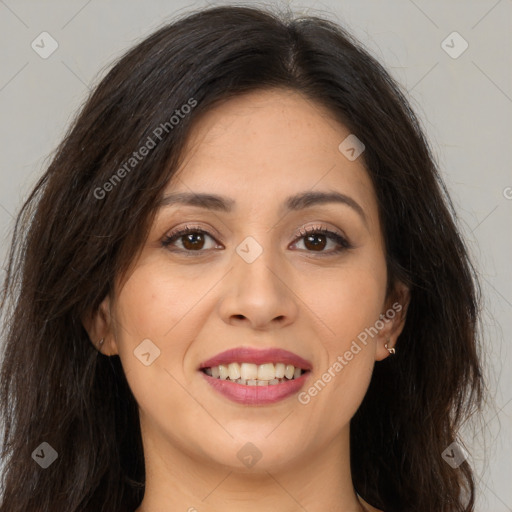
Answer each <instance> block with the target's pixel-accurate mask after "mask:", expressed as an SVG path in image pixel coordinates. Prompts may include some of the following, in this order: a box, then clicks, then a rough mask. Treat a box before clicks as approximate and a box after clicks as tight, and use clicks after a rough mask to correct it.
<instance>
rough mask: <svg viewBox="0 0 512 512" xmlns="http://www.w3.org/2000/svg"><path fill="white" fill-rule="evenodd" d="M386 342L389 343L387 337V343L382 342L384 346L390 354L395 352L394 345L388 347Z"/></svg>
mask: <svg viewBox="0 0 512 512" xmlns="http://www.w3.org/2000/svg"><path fill="white" fill-rule="evenodd" d="M388 343H389V338H388V341H387V343H385V344H384V348H385V349H386V350H387V351H388V352H389V353H390V354H394V353H395V352H396V350H395V349H394V347H391V348H388Z"/></svg>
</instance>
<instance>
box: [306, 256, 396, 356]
mask: <svg viewBox="0 0 512 512" xmlns="http://www.w3.org/2000/svg"><path fill="white" fill-rule="evenodd" d="M303 283H304V284H303V286H302V289H301V292H300V294H301V296H302V297H304V298H305V301H306V302H307V305H308V306H309V307H310V309H311V310H312V311H313V312H314V313H315V314H316V315H315V316H316V317H317V318H318V319H321V320H322V322H320V323H319V325H321V326H322V327H320V328H321V329H322V331H321V332H322V338H323V339H324V343H325V345H326V348H327V349H328V351H329V353H331V356H332V355H334V352H335V353H336V355H337V354H339V353H340V352H342V351H344V347H346V346H349V345H350V343H351V341H352V340H353V339H356V338H357V336H358V335H359V334H360V333H362V332H365V330H366V329H368V328H370V327H372V326H374V325H375V322H376V321H377V320H378V319H379V315H380V314H381V313H383V311H382V307H383V304H384V300H385V292H386V267H385V262H384V259H383V257H382V256H380V257H379V254H378V253H377V252H376V254H375V255H374V256H373V257H370V256H368V257H366V258H365V257H360V258H355V257H354V258H353V259H352V260H351V261H350V262H347V263H346V264H344V265H341V266H340V267H339V268H336V269H330V270H329V271H328V272H327V271H326V270H325V269H320V270H317V271H315V272H311V271H310V272H309V278H308V280H307V281H303ZM306 298H307V299H306ZM319 334H320V333H319Z"/></svg>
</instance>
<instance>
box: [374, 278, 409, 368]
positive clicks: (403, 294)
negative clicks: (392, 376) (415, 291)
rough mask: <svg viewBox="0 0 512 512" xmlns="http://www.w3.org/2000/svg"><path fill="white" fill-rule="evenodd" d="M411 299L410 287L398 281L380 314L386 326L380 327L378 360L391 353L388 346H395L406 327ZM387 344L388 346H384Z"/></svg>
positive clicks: (377, 339)
mask: <svg viewBox="0 0 512 512" xmlns="http://www.w3.org/2000/svg"><path fill="white" fill-rule="evenodd" d="M410 300H411V294H410V290H409V288H408V287H407V286H406V285H405V284H403V283H402V282H398V283H397V284H396V285H395V288H394V290H393V292H392V293H390V294H389V297H388V298H387V300H386V303H385V306H384V311H382V313H381V315H380V320H381V322H382V323H383V324H384V327H382V329H379V333H378V335H377V336H376V343H377V346H376V352H375V360H376V361H382V360H383V359H386V357H389V356H390V355H391V354H390V352H389V351H388V348H394V346H395V344H396V340H397V338H398V336H400V333H401V332H402V330H403V328H404V325H405V318H406V315H407V308H408V307H409V302H410ZM379 326H381V324H379ZM386 344H387V348H386V347H385V346H384V345H386Z"/></svg>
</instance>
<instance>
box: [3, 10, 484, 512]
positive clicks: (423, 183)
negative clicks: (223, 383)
mask: <svg viewBox="0 0 512 512" xmlns="http://www.w3.org/2000/svg"><path fill="white" fill-rule="evenodd" d="M275 87H281V88H287V89H291V90H295V91H299V92H300V93H302V94H303V95H304V96H305V97H307V98H309V99H311V100H312V101H316V102H318V103H319V104H322V105H324V106H325V107H327V108H328V109H329V111H330V112H332V114H333V115H334V116H336V118H337V119H339V120H340V121H341V122H342V123H343V124H345V125H346V126H347V127H348V128H349V129H350V131H351V132H352V133H354V134H355V135H356V136H357V137H358V138H359V139H360V140H361V141H362V142H363V143H364V144H365V147H366V150H365V153H364V162H365V165H366V168H367V171H368V173H369V175H370V177H371V179H372V182H373V185H374V187H375V191H376V194H377V197H378V203H379V211H380V218H381V221H382V226H383V232H384V238H385V244H386V250H387V266H388V275H389V282H390V285H392V284H393V283H394V282H395V281H396V280H397V279H399V280H401V281H402V282H404V283H406V284H407V285H408V286H409V287H410V289H411V301H410V305H409V308H408V313H407V320H406V324H405V327H404V330H403V332H402V334H401V335H400V337H399V339H398V342H397V354H396V356H394V357H392V358H388V359H386V360H385V361H382V362H381V363H379V364H377V365H376V367H375V370H374V374H373V377H372V381H371V384H370V387H369V390H368V393H367V395H366V396H365V398H364V401H363V403H362V404H361V406H360V408H359V410H358V411H357V413H356V415H355V417H354V418H353V419H352V422H351V467H352V476H353V482H354V486H355V488H356V490H357V492H358V493H359V494H360V495H361V496H362V497H363V498H364V499H365V500H366V501H368V502H369V503H371V504H372V505H373V506H375V507H378V508H380V509H383V510H385V511H386V512H405V511H407V512H411V511H415V512H455V511H460V512H462V511H464V512H471V511H473V510H474V502H475V482H474V474H473V470H472V468H471V466H470V464H469V462H468V461H467V460H466V461H465V462H463V463H462V464H461V465H460V466H459V467H458V468H453V467H451V466H450V465H449V464H447V463H446V461H445V460H444V459H443V457H442V453H443V451H444V450H445V449H446V448H447V447H448V446H449V445H450V444H451V443H452V442H453V441H454V440H456V438H457V436H458V432H459V429H460V426H461V424H462V423H463V422H464V421H465V420H466V419H467V418H468V417H470V416H471V414H473V413H474V412H475V411H479V409H480V407H481V404H482V397H483V391H484V387H485V386H484V381H483V378H482V368H481V359H480V354H479V350H480V346H479V336H478V335H477V332H478V319H479V310H480V306H479V300H480V299H479V287H478V281H477V276H476V273H475V270H474V268H473V266H472V264H471V262H470V260H469V258H468V254H467V250H466V248H465V244H464V242H463V240H462V238H461V235H460V233H459V230H458V227H457V225H456V222H455V220H456V216H455V212H454V209H453V206H452V204H451V202H450V199H449V197H448V194H447V192H446V190H445V188H444V185H443V183H442V181H441V179H440V176H439V173H438V169H437V167H436V164H435V162H434V159H433V156H432V154H431V150H430V148H429V144H428V142H427V141H426V139H425V136H424V134H423V132H422V129H421V127H420V123H419V122H418V120H417V118H416V116H415V114H414V113H413V111H412V110H411V107H410V106H409V103H408V101H407V99H406V98H405V96H404V94H403V93H402V92H401V89H400V87H399V86H398V85H397V84H396V83H395V81H394V80H393V79H392V78H391V77H390V75H389V74H388V73H387V72H386V70H385V69H384V68H383V67H382V66H381V65H380V64H379V63H378V62H377V61H376V60H375V59H374V58H373V57H372V56H370V54H369V53H368V52H367V51H366V50H365V49H364V48H363V47H362V46H361V44H360V43H358V42H357V41H356V40H354V39H353V38H352V37H351V36H350V34H349V33H348V32H347V31H346V30H344V29H343V28H342V27H340V26H338V25H337V24H335V23H333V22H331V21H328V20H326V19H321V18H319V17H316V16H302V17H294V16H289V15H282V14H279V15H278V14H276V13H272V12H270V11H268V10H267V11H265V10H260V9H256V8H249V7H235V6H220V7H214V8H210V9H206V10H202V11H200V12H193V13H188V14H187V15H183V16H182V17H181V18H179V19H176V20H174V21H173V22H172V23H168V24H166V25H165V26H163V28H161V29H159V30H158V31H156V32H155V33H153V34H152V35H151V36H149V37H148V38H146V39H145V40H144V41H142V42H141V43H139V44H138V45H137V46H135V47H134V48H133V49H131V50H130V51H128V52H127V53H126V55H124V56H123V57H122V58H121V59H120V60H119V61H118V62H117V63H116V64H115V66H114V67H113V68H112V69H111V71H110V72H109V73H108V75H107V76H106V77H105V78H104V79H103V80H102V81H101V82H100V83H99V85H98V86H97V87H96V88H95V89H94V91H93V92H92V94H91V96H90V98H89V99H88V101H87V102H86V104H85V105H84V107H83V108H82V110H81V112H80V113H79V115H78V116H77V118H76V119H75V121H74V123H73V125H72V126H71V128H70V129H69V131H68V133H67V135H66V137H65V138H64V140H63V141H62V143H61V144H60V146H59V147H58V149H57V151H56V153H55V155H54V157H53V160H52V161H51V163H50V165H49V166H48V168H47V170H46V172H45V173H44V175H43V176H42V177H41V179H40V180H39V181H38V183H37V184H36V186H35V188H34V189H33V191H32V193H31V194H30V196H29V197H28V199H27V200H26V201H25V202H24V204H23V206H22V208H21V210H20V212H19V214H18V217H17V219H16V224H15V229H14V233H13V239H12V244H11V249H10V254H9V259H8V267H7V275H6V279H5V284H4V288H3V294H2V302H1V306H2V320H3V325H4V340H5V341H4V346H5V352H4V358H3V362H2V367H1V374H0V404H1V413H2V420H3V423H4V425H3V444H2V458H3V460H4V465H5V469H4V473H3V476H2V491H3V492H2V497H1V502H0V512H36V511H37V512H41V511H44V512H54V511H56V510H58V511H59V512H78V511H91V512H93V511H94V512H98V511H109V512H114V511H116V512H117V511H119V512H126V511H131V510H134V509H135V508H136V507H137V506H138V505H139V504H140V502H141V500H142V497H143V493H144V481H145V469H144V458H143V450H142V442H141V433H140V426H139V417H138V407H137V403H136V401H135V399H134V397H133V395H132V393H131V391H130V388H129V386H128V384H127V381H126V378H125V375H124V373H123V368H122V366H121V363H120V359H119V357H118V356H112V357H106V356H104V355H102V354H100V353H99V352H98V351H97V350H96V349H95V348H94V346H93V345H92V343H91V341H90V340H89V338H88V336H87V333H86V331H85V329H84V327H83V325H82V323H81V320H80V319H81V318H82V316H83V315H84V314H85V312H87V311H90V310H94V309H95V308H97V307H98V306H99V304H100V303H101V301H102V299H103V298H104V297H105V296H106V295H107V294H110V293H111V292H112V290H113V283H114V282H115V280H116V279H117V278H118V277H119V276H120V275H122V274H123V272H125V271H126V269H127V268H128V267H129V265H130V263H131V262H132V261H133V260H134V258H135V257H136V255H137V254H138V251H139V250H140V249H141V247H142V246H143V244H144V242H145V240H146V237H147V234H148V229H149V227H150V226H151V223H152V221H153V219H154V214H155V206H156V204H157V202H158V199H159V198H160V196H161V194H162V192H163V189H164V187H165V185H166V184H167V183H168V181H169V179H170V178H171V177H172V175H173V173H174V172H175V170H176V168H177V165H178V164H179V161H180V158H181V155H182V151H183V148H184V143H185V139H186V136H187V134H188V133H190V131H191V130H192V129H193V126H194V123H196V122H197V120H198V119H199V118H200V116H201V114H202V113H205V112H206V111H207V110H208V109H209V108H211V106H212V105H214V104H215V103H217V102H219V101H222V100H225V99H229V98H230V97H232V96H235V95H239V94H242V93H244V92H246V91H251V90H257V89H268V88H275ZM194 102H195V103H194ZM184 105H193V107H191V108H189V109H185V108H184V107H183V106H184ZM177 110H178V111H179V112H181V114H182V115H179V121H178V122H175V121H176V120H174V121H171V117H172V116H173V115H178V114H176V111H177ZM166 123H167V124H166ZM158 127H160V129H161V133H160V132H157V133H160V134H161V137H160V138H158V137H157V136H156V135H155V130H156V129H157V128H158ZM164 127H165V129H164ZM148 138H151V139H152V140H153V141H154V143H155V145H154V147H152V148H150V151H149V152H148V153H147V155H146V156H145V157H144V158H142V159H140V160H137V163H136V165H131V167H126V163H127V162H129V161H130V158H132V157H133V153H134V152H136V151H138V149H139V148H141V147H142V146H143V145H148V140H149V139H148ZM157 139H158V140H157ZM133 163H134V162H132V164H133ZM123 166H124V169H125V173H123V172H122V171H120V169H122V168H123ZM115 176H117V178H115ZM390 287H391V286H390ZM94 341H95V342H96V341H97V340H94ZM43 442H47V443H48V444H49V445H50V446H51V447H52V448H53V449H54V450H55V451H56V452H57V459H56V461H55V462H54V463H53V464H51V465H50V466H49V467H48V468H46V469H43V468H42V467H41V466H40V465H39V464H37V463H36V459H35V458H34V451H35V450H37V449H39V450H40V449H41V447H40V445H41V443H43ZM44 446H46V445H44ZM44 446H43V448H44Z"/></svg>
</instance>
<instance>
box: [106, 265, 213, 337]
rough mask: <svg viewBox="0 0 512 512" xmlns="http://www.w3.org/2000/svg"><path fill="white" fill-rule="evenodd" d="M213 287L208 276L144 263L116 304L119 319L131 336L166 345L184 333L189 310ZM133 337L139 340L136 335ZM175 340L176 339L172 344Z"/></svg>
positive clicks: (131, 278)
mask: <svg viewBox="0 0 512 512" xmlns="http://www.w3.org/2000/svg"><path fill="white" fill-rule="evenodd" d="M210 287H211V285H210V283H209V282H208V281H207V280H205V279H197V278H196V279H191V278H189V277H188V276H186V275H182V273H180V272H173V273H172V274H171V273H170V272H169V269H168V268H166V267H165V265H161V264H156V265H155V264H153V265H150V264H147V265H142V266H140V267H138V268H137V269H136V271H135V272H134V273H133V274H132V275H131V276H130V279H129V280H128V281H127V282H126V284H125V286H124V287H123V289H122V290H121V292H120V295H119V299H118V302H117V307H116V315H117V319H118V323H121V324H122V326H125V327H126V329H125V332H121V333H120V335H121V336H123V337H124V336H125V335H126V331H127V332H128V333H129V337H130V338H137V339H140V340H142V339H144V338H150V339H154V340H159V342H160V343H162V344H164V345H168V344H169V340H175V339H177V338H178V337H177V335H176V333H178V332H179V333H180V336H179V338H182V337H183V335H184V332H183V331H184V330H186V327H187V325H188V323H187V321H186V317H187V314H188V313H189V312H190V311H191V310H193V308H194V306H195V305H197V304H198V303H199V302H200V301H201V299H202V298H204V296H205V294H206V291H205V290H208V289H209V288H210ZM132 341H136V340H135V339H133V340H132ZM174 343H175V341H173V344H174Z"/></svg>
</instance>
